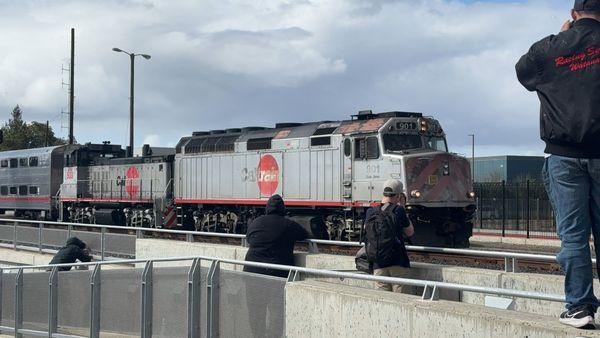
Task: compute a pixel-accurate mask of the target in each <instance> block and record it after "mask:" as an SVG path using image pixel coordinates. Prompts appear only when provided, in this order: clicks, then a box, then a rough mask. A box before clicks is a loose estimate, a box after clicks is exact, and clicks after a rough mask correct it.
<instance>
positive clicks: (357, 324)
mask: <svg viewBox="0 0 600 338" xmlns="http://www.w3.org/2000/svg"><path fill="white" fill-rule="evenodd" d="M285 301H286V312H285V318H286V335H287V337H477V338H482V337H494V338H498V337H528V338H537V337H540V338H541V337H544V338H558V337H578V336H586V337H600V332H595V331H581V330H577V329H572V328H569V327H566V326H564V325H561V324H559V323H558V320H557V319H556V318H555V317H546V316H540V315H534V314H527V313H518V312H514V311H506V310H497V309H490V308H486V307H483V306H476V305H468V304H461V303H456V302H448V301H443V300H442V301H435V302H430V301H422V300H420V299H419V298H418V297H415V296H409V295H402V294H394V293H391V292H380V291H374V290H365V289H362V288H357V287H352V286H346V285H339V286H338V287H336V288H332V287H331V284H329V283H323V282H316V281H310V282H293V283H288V284H287V285H286V299H285ZM341 309H343V311H340V310H341Z"/></svg>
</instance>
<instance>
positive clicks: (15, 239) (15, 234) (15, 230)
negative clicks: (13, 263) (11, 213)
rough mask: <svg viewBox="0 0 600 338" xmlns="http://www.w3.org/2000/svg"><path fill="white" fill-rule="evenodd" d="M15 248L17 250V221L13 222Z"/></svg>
mask: <svg viewBox="0 0 600 338" xmlns="http://www.w3.org/2000/svg"><path fill="white" fill-rule="evenodd" d="M13 249H15V250H17V222H13Z"/></svg>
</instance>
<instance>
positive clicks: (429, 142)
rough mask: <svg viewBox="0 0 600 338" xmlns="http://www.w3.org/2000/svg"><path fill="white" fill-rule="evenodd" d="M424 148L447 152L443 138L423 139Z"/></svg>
mask: <svg viewBox="0 0 600 338" xmlns="http://www.w3.org/2000/svg"><path fill="white" fill-rule="evenodd" d="M425 147H427V148H429V149H433V150H438V151H443V152H448V147H447V146H446V140H445V139H444V138H443V137H435V136H432V137H425Z"/></svg>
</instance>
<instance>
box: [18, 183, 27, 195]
mask: <svg viewBox="0 0 600 338" xmlns="http://www.w3.org/2000/svg"><path fill="white" fill-rule="evenodd" d="M25 195H27V186H26V185H20V186H19V196H25Z"/></svg>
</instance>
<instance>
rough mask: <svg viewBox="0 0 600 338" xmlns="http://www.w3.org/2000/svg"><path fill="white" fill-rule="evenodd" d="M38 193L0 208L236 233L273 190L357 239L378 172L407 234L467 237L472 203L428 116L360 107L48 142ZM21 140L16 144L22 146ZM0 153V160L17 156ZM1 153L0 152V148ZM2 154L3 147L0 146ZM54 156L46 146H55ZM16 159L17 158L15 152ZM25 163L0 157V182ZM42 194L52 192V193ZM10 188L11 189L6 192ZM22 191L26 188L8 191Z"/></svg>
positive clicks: (299, 214) (312, 224)
mask: <svg viewBox="0 0 600 338" xmlns="http://www.w3.org/2000/svg"><path fill="white" fill-rule="evenodd" d="M43 149H52V152H56V153H57V154H61V155H62V159H63V161H62V162H60V161H58V160H57V161H56V163H57V164H56V165H55V166H58V164H59V163H60V164H61V165H60V170H57V168H54V169H53V170H50V168H48V170H50V171H49V175H50V176H51V177H52V180H53V181H52V182H62V183H61V184H60V188H59V189H57V190H56V191H50V192H49V194H48V196H45V197H44V198H46V197H47V198H48V203H47V204H44V205H40V206H35V208H34V207H33V205H31V206H27V205H25V207H24V208H25V209H22V208H21V207H22V206H17V205H15V203H14V201H12V200H11V199H3V198H2V197H4V196H0V210H20V211H19V212H20V213H22V214H24V213H25V212H27V213H28V214H29V215H31V216H39V217H46V218H53V217H56V218H59V219H63V220H68V221H74V222H84V223H86V222H89V223H98V224H116V225H129V226H144V227H164V228H184V229H195V230H199V231H215V232H227V233H244V232H245V227H246V224H248V222H250V221H251V220H252V219H253V218H254V217H256V216H257V215H260V214H262V213H263V212H264V206H265V204H266V201H267V199H268V198H269V197H270V196H271V195H273V194H280V195H281V196H282V197H283V198H284V200H285V202H286V206H287V210H288V212H289V214H290V217H292V218H294V219H296V220H297V221H298V222H299V223H301V224H303V225H304V226H305V227H307V228H308V229H310V231H311V232H312V234H313V236H314V237H316V238H323V239H332V240H359V239H360V237H361V228H362V223H363V218H364V214H365V211H366V209H367V208H369V207H371V206H373V205H376V204H377V201H378V200H380V199H381V186H382V185H383V182H384V181H385V180H387V179H389V178H395V179H398V180H400V181H401V182H402V183H403V185H404V189H405V194H406V196H407V204H406V210H407V212H408V215H409V217H410V219H411V221H412V222H413V224H414V225H415V236H413V238H412V241H413V244H418V245H431V246H446V247H468V246H469V238H470V236H471V234H472V217H473V216H474V212H475V205H476V203H475V194H474V193H473V190H472V182H471V177H470V166H469V163H468V161H467V160H466V159H465V158H463V157H460V156H458V155H456V154H452V153H449V152H448V149H447V144H446V139H445V134H444V131H443V129H442V127H441V125H440V124H439V122H438V121H437V120H436V119H434V118H431V117H426V116H423V115H422V114H421V113H410V112H387V113H379V114H374V113H372V112H371V111H362V112H359V113H358V114H357V115H353V116H352V117H351V119H348V120H343V121H320V122H309V123H278V124H276V125H275V127H274V128H264V127H246V128H232V129H226V130H212V131H203V132H194V133H192V135H191V136H185V137H182V138H181V140H180V141H179V143H178V144H177V145H176V147H175V149H171V150H169V151H167V152H166V153H157V152H156V151H153V148H150V147H149V146H144V148H143V150H142V154H141V156H136V157H132V158H131V157H129V158H128V157H126V156H125V152H124V151H123V150H122V149H121V147H120V146H117V145H111V144H102V145H94V144H86V145H69V146H60V147H54V148H43ZM27 151H34V150H32V149H29V150H23V151H20V152H23V156H24V154H25V152H27ZM7 153H9V152H5V153H0V161H2V159H4V158H7V159H8V160H9V161H10V160H11V159H12V158H16V160H17V162H20V161H21V159H20V158H21V157H20V156H21V155H19V154H17V153H14V152H11V154H7ZM4 154H6V156H5V155H4ZM11 156H12V157H11ZM57 156H58V155H57ZM17 164H18V163H17ZM5 170H7V171H11V170H12V173H16V172H18V171H21V170H23V171H24V170H26V168H21V167H19V166H18V165H17V166H16V167H14V168H13V167H10V168H4V167H3V168H0V189H2V184H5V181H3V180H4V179H7V181H6V182H7V183H6V185H7V188H8V189H9V191H10V192H12V191H13V190H14V189H13V186H17V192H19V188H18V184H17V183H13V182H11V181H10V178H11V177H14V176H15V175H6V174H5V173H2V172H3V171H5ZM52 194H54V195H52ZM17 195H18V194H17ZM16 197H19V198H21V199H23V198H24V199H27V198H28V197H29V196H16Z"/></svg>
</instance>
